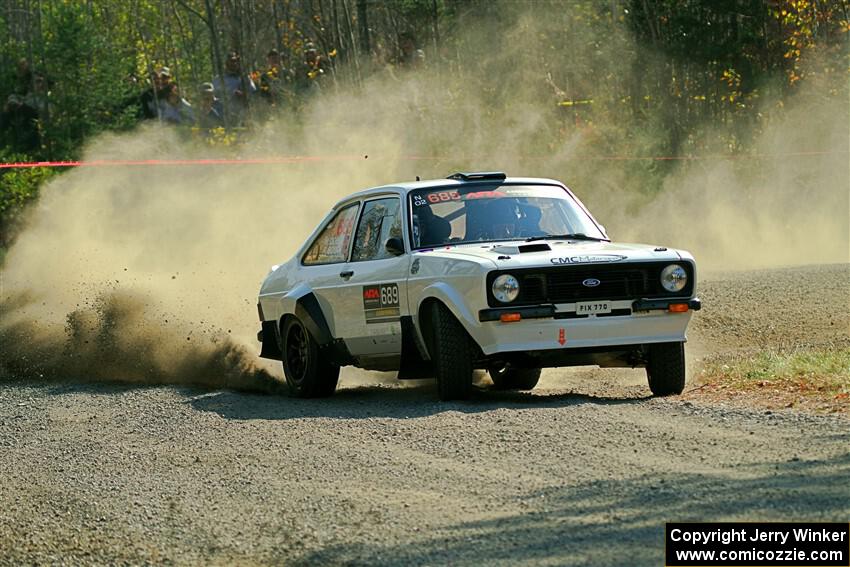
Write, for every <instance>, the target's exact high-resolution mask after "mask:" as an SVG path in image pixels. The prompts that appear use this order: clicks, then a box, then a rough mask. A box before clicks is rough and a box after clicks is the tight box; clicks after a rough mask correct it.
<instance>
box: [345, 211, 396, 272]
mask: <svg viewBox="0 0 850 567" xmlns="http://www.w3.org/2000/svg"><path fill="white" fill-rule="evenodd" d="M392 237H397V238H401V200H400V199H398V198H397V197H389V198H386V199H377V200H375V201H369V202H367V203H366V204H365V206H364V207H363V215H362V216H361V217H360V224H359V225H357V236H355V238H354V251H353V252H352V253H351V261H352V262H362V261H364V260H381V259H383V258H392V257H393V255H392V254H390V253H389V252H388V251H387V248H386V244H387V240H389V239H390V238H392Z"/></svg>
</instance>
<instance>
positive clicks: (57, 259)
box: [0, 15, 850, 390]
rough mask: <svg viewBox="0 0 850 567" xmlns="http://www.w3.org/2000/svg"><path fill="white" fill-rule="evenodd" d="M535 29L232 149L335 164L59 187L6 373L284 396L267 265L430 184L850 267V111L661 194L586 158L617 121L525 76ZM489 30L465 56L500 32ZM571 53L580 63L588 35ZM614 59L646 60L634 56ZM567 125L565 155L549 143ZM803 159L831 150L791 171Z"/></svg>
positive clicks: (28, 260) (810, 112) (289, 119)
mask: <svg viewBox="0 0 850 567" xmlns="http://www.w3.org/2000/svg"><path fill="white" fill-rule="evenodd" d="M529 18H530V16H528V15H525V16H523V17H521V18H519V19H518V20H517V21H516V24H515V25H514V26H513V27H509V28H508V29H505V30H503V33H505V34H506V37H508V38H511V37H513V38H514V39H516V40H519V39H522V41H523V48H522V49H520V48H519V47H517V45H516V44H517V41H505V42H502V43H501V44H500V47H498V48H494V47H493V44H492V42H491V41H488V42H487V45H489V46H490V47H489V49H490V50H491V52H492V50H493V49H496V51H495V52H492V54H491V57H490V58H489V59H485V58H484V56H483V55H481V56H478V55H476V57H477V58H478V60H477V61H475V65H471V68H467V69H466V71H465V72H466V73H467V76H466V77H465V78H459V77H458V75H457V70H456V69H451V68H440V66H438V65H434V64H430V65H429V67H428V68H426V69H424V70H421V71H419V72H416V73H409V74H404V73H399V72H396V73H391V72H386V73H384V72H378V73H376V74H375V75H374V76H373V77H372V78H370V79H368V80H366V81H364V82H363V84H362V85H360V86H359V87H358V88H357V89H351V90H345V89H342V88H340V89H339V90H338V91H337V90H335V89H334V88H328V89H326V90H325V92H323V93H322V94H321V96H319V97H317V98H315V99H314V100H312V101H311V103H310V105H309V106H308V108H307V109H306V111H305V112H303V113H302V114H300V115H297V116H296V115H294V114H289V113H287V112H284V113H282V114H281V115H280V116H278V117H277V118H276V119H274V120H272V121H270V122H269V123H267V124H265V125H263V126H262V127H259V128H258V129H257V130H256V131H255V132H254V133H253V134H252V135H251V137H250V139H248V140H247V141H245V142H244V143H243V144H241V145H240V146H239V147H238V149H236V150H235V151H236V153H237V154H238V155H239V156H240V157H243V158H253V157H264V156H281V155H322V156H333V157H332V158H330V159H327V160H324V161H306V162H300V163H280V164H251V165H206V166H192V165H189V166H158V167H134V166H122V167H82V168H77V169H75V170H72V171H68V172H67V173H65V174H63V175H61V176H59V177H57V178H56V179H54V180H53V181H51V182H50V183H49V184H48V185H47V186H45V187H43V188H42V193H41V198H40V200H39V202H38V203H37V205H35V206H34V207H32V208H31V210H30V211H29V215H28V218H27V220H26V228H25V229H24V230H23V232H22V233H21V234H20V236H19V237H18V239H17V240H16V242H15V243H14V245H13V246H12V247H11V248H10V250H9V251H8V254H7V255H6V258H5V263H4V265H3V266H2V272H0V284H1V285H2V290H0V298H2V304H1V305H0V317H2V318H1V319H0V350H2V352H3V355H2V360H0V377H7V378H9V377H26V378H34V377H36V376H44V377H48V378H58V377H70V378H75V379H81V380H85V379H115V380H127V381H134V382H165V383H194V384H207V385H210V386H214V387H218V386H228V387H234V388H248V389H257V390H270V389H274V388H275V384H276V382H275V377H279V376H280V375H281V372H280V370H279V367H278V366H277V365H270V364H266V363H265V362H263V361H260V360H259V359H258V358H257V357H256V353H257V351H258V346H257V342H256V331H257V330H258V327H259V325H258V321H257V315H256V307H255V304H256V293H257V290H258V288H259V285H260V282H261V281H262V279H263V277H264V276H265V275H266V273H267V272H268V270H269V268H270V266H271V265H273V264H278V263H281V262H283V261H285V260H287V259H288V258H289V257H290V256H291V255H292V254H293V253H294V252H295V251H296V250H297V248H298V247H299V246H300V245H301V244H302V243H303V241H304V240H305V238H306V237H307V236H308V235H309V234H310V232H311V231H312V230H313V228H314V227H315V226H316V224H317V223H318V222H319V221H320V220H321V218H322V217H323V216H324V215H325V214H326V212H327V211H328V210H329V209H330V207H331V206H332V205H333V203H334V202H335V201H337V200H338V199H340V198H342V197H344V196H345V195H347V194H349V193H351V192H353V191H355V190H358V189H361V188H365V187H369V186H374V185H380V184H385V183H390V182H394V181H400V180H412V179H414V178H415V176H417V175H419V176H421V177H422V178H423V179H428V178H439V177H444V176H445V175H447V174H449V173H451V172H453V171H463V170H468V171H469V170H471V171H474V170H504V171H506V172H508V173H509V174H510V175H516V176H540V177H553V178H557V179H560V180H562V181H564V182H565V183H566V184H567V185H568V186H570V187H571V188H572V189H573V190H574V191H575V192H576V193H577V194H578V195H579V196H580V197H581V198H582V199H583V200H584V201H585V202H586V203H587V204H588V205H589V206H590V208H591V210H592V211H593V212H594V214H595V215H596V217H597V218H598V219H599V220H600V221H601V222H602V223H604V224H605V225H606V226H607V228H608V230H609V232H610V234H611V235H612V236H613V237H614V238H615V239H617V240H632V241H644V242H649V243H658V244H665V245H669V246H673V247H679V248H685V249H688V250H690V251H691V252H693V253H694V255H695V256H696V258H697V261H698V262H699V263H700V266H701V268H702V269H709V270H712V269H729V268H732V269H737V268H749V267H753V266H760V267H766V266H772V265H777V264H798V263H815V262H817V263H825V262H846V261H847V260H848V250H847V247H848V241H850V239H849V238H848V180H847V175H848V171H847V170H848V167H847V153H846V152H847V145H848V136H847V128H848V120H847V108H846V100H820V101H819V102H818V104H816V105H814V104H813V103H812V100H811V98H810V97H809V98H807V97H805V96H803V95H800V96H799V97H798V100H797V101H796V102H795V100H791V101H789V103H788V105H789V108H787V109H786V111H785V112H784V113H783V115H782V116H783V118H782V119H781V120H777V121H776V122H775V123H774V124H773V125H772V126H771V127H770V128H769V129H768V130H767V131H766V133H765V134H764V135H762V136H761V138H760V140H759V142H758V148H759V151H760V153H763V154H765V155H770V156H772V157H765V158H758V159H746V160H745V159H741V160H734V161H729V160H700V161H693V162H683V163H682V164H680V165H679V166H678V167H676V168H674V169H672V171H671V172H670V173H669V175H667V177H666V178H665V181H664V183H663V187H662V188H661V190H660V191H658V192H647V191H646V190H645V187H643V182H644V179H643V178H641V176H639V175H634V173H633V171H634V170H633V169H630V168H629V167H628V166H627V164H626V162H623V161H616V160H609V161H604V160H603V161H598V160H597V161H594V160H593V159H588V157H587V156H593V155H594V154H596V153H597V152H594V140H596V139H597V137H596V136H597V135H598V132H599V131H600V130H604V129H605V128H606V127H608V126H611V124H606V122H605V121H606V120H609V121H612V120H614V119H613V118H606V117H605V116H598V117H596V124H595V128H594V129H589V128H587V127H581V128H580V127H578V126H576V125H575V123H574V122H573V121H572V119H571V118H570V119H565V118H564V117H563V116H562V115H561V114H559V111H557V110H555V105H554V101H555V99H554V95H553V94H552V93H551V92H550V91H551V89H550V87H549V86H548V85H547V84H546V81H545V74H546V70H545V69H539V70H538V69H536V68H534V67H533V66H532V65H529V64H528V63H529V61H532V59H531V58H536V57H537V56H536V55H535V50H534V46H533V45H531V46H530V48H529V42H533V41H535V39H534V38H535V37H537V35H536V34H535V33H534V25H535V22H536V20H533V19H529ZM476 33H477V34H478V35H476V36H472V37H471V38H470V39H469V40H468V42H467V44H466V45H467V46H475V45H477V43H476V42H478V41H479V40H480V39H481V38H482V37H484V36H485V34H483V32H482V31H481V29H480V27H479V30H478V31H477V32H476ZM476 38H478V39H476ZM564 41H567V42H568V43H569V42H570V41H572V42H574V43H575V44H574V45H573V46H572V47H575V49H574V50H573V51H572V53H578V54H581V46H582V45H584V44H583V43H582V38H581V37H580V36H579V35H578V34H576V35H575V36H574V37H570V38H567V39H565V40H564ZM618 41H620V42H628V41H629V40H628V38H619V40H618ZM612 45H614V46H615V47H616V41H613V43H612ZM472 48H473V47H470V49H472ZM600 49H601V48H600ZM594 53H595V54H596V55H594V56H595V57H600V55H599V50H596V51H594ZM637 56H638V55H637V54H635V55H634V57H637ZM601 57H604V58H608V60H609V61H611V65H612V66H619V67H623V66H628V65H630V64H631V61H630V60H629V57H623V56H622V54H621V53H620V52H616V53H614V52H612V53H607V52H604V53H602V55H601ZM524 58H525V59H524ZM576 61H577V60H576V59H573V62H572V64H577V63H576ZM614 61H616V64H615V63H614ZM590 63H592V61H591V62H590ZM590 63H587V62H585V63H584V64H585V65H589V64H590ZM496 71H498V73H500V74H499V75H498V76H497V78H494V74H495V72H496ZM469 75H471V76H473V77H478V78H480V81H475V80H469V78H468V77H469ZM578 84H579V85H581V83H580V82H578ZM585 86H586V88H588V89H589V88H592V84H591V83H587V85H585ZM576 88H578V87H576ZM838 98H840V97H838ZM497 102H498V104H497ZM765 104H768V103H767V102H766V103H765ZM558 130H561V131H564V132H565V135H563V136H560V139H566V140H567V141H566V142H565V143H562V144H561V145H557V146H552V145H550V144H548V143H546V140H549V139H551V138H552V137H551V136H550V135H549V134H551V133H552V132H553V131H558ZM544 133H548V134H547V135H546V136H544V135H543V134H544ZM641 135H647V136H649V135H651V132H644V133H642V134H641ZM799 150H815V151H827V152H834V153H826V154H818V155H814V156H806V157H797V158H790V157H787V158H783V157H781V156H782V154H784V153H788V152H794V151H799ZM233 152H234V150H233V149H232V148H231V149H219V150H216V149H213V148H209V147H206V146H205V145H204V144H202V143H196V142H192V141H189V140H186V139H185V137H184V136H182V135H181V134H179V133H177V132H175V131H173V130H170V129H168V128H165V127H160V126H158V125H154V126H145V127H140V128H138V129H136V130H135V131H133V132H130V133H125V134H110V135H104V136H101V137H99V138H98V139H96V140H94V141H93V142H92V143H91V144H90V145H89V146H88V147H87V148H86V149H85V152H84V159H85V160H111V159H124V160H126V159H131V160H147V159H194V158H201V157H203V158H208V157H216V155H217V154H218V155H221V156H226V157H232V156H233ZM842 152H843V153H842ZM777 156H780V157H777ZM347 376H351V379H352V380H354V381H356V382H358V383H359V382H360V380H361V379H362V377H361V375H360V374H357V373H350V374H345V373H344V374H343V384H345V383H346V379H347V378H346V377H347Z"/></svg>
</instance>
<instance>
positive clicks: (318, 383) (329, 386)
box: [281, 317, 339, 398]
mask: <svg viewBox="0 0 850 567" xmlns="http://www.w3.org/2000/svg"><path fill="white" fill-rule="evenodd" d="M281 336H282V337H283V349H282V353H283V356H282V357H281V358H282V359H283V373H284V375H285V376H286V384H287V386H289V393H290V395H292V396H294V397H296V398H324V397H327V396H330V395H332V394H333V393H334V390H336V384H337V382H338V381H339V366H337V365H335V364H331V363H330V362H328V361H326V360H323V359H322V357H321V355H320V353H319V345H318V344H316V339H314V338H313V336H312V335H310V333H309V331H307V328H306V327H305V326H304V324H303V323H302V322H301V321H300V320H299V319H298V318H297V317H290V318H288V319H287V320H286V323H285V324H284V325H283V332H282V333H281Z"/></svg>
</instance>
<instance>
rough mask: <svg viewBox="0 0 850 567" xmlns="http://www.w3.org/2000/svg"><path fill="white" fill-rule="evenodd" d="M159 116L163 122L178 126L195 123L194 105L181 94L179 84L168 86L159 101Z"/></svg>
mask: <svg viewBox="0 0 850 567" xmlns="http://www.w3.org/2000/svg"><path fill="white" fill-rule="evenodd" d="M159 116H160V118H161V119H162V121H163V122H167V123H169V124H174V125H177V126H188V125H192V124H194V123H195V112H194V111H193V110H192V105H191V104H189V101H187V100H186V99H185V98H183V97H182V96H180V89H179V88H177V85H175V84H173V83H172V84H171V86H170V87H168V88H167V91H166V94H165V97H164V98H163V99H161V100H160V102H159Z"/></svg>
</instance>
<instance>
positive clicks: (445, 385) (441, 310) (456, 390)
mask: <svg viewBox="0 0 850 567" xmlns="http://www.w3.org/2000/svg"><path fill="white" fill-rule="evenodd" d="M431 323H432V331H433V333H432V337H431V358H432V360H433V362H434V374H435V375H436V377H437V395H438V396H439V397H440V399H441V400H444V401H447V400H465V399H467V398H468V397H469V394H470V392H471V391H472V370H473V357H474V355H475V348H474V346H473V343H472V339H471V338H470V337H469V335H467V334H466V330H465V329H464V328H463V326H462V325H461V324H460V322H459V321H458V320H457V319H455V317H454V315H452V313H451V312H450V311H449V310H448V309H447V308H446V306H445V305H443V304H442V303H437V302H434V303H433V304H432V305H431Z"/></svg>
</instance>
